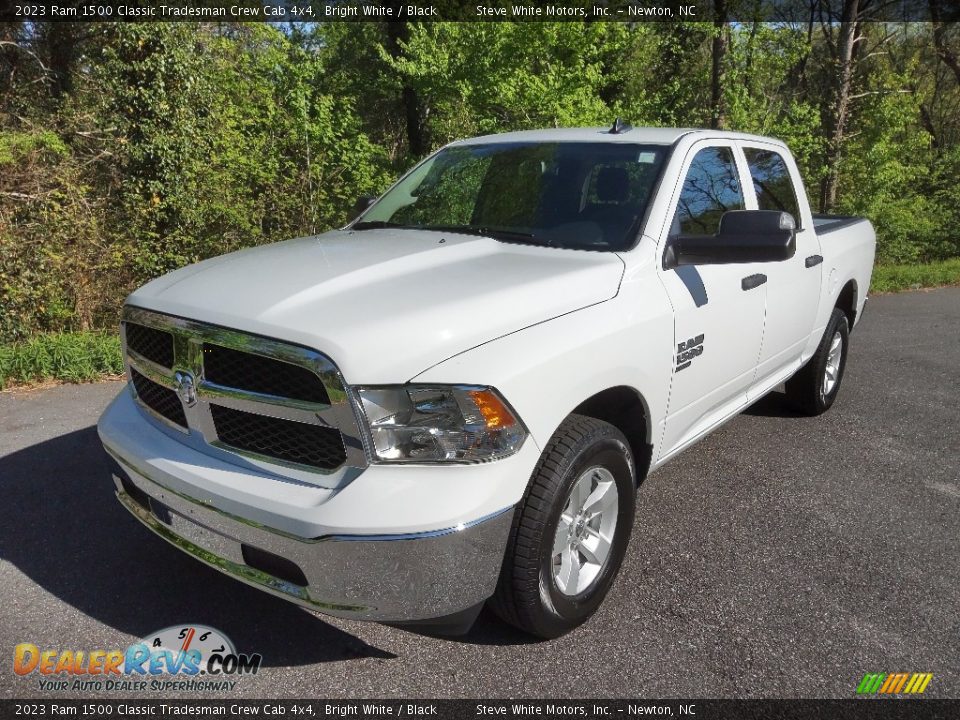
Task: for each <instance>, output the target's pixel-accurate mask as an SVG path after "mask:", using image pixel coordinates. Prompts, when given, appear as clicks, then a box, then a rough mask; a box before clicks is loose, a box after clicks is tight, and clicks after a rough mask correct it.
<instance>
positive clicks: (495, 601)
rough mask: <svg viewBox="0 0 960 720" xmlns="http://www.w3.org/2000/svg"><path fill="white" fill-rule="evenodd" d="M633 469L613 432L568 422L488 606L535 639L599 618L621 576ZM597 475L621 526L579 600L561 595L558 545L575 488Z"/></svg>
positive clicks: (602, 425) (525, 504) (515, 532)
mask: <svg viewBox="0 0 960 720" xmlns="http://www.w3.org/2000/svg"><path fill="white" fill-rule="evenodd" d="M635 467H636V466H635V464H634V461H633V456H632V454H631V452H630V446H629V444H628V443H627V440H626V438H625V437H624V436H623V433H621V432H620V431H619V430H618V429H617V428H615V427H614V426H613V425H610V424H609V423H606V422H602V421H600V420H595V419H594V418H589V417H585V416H582V415H571V416H570V417H568V418H567V419H566V420H565V421H564V422H563V424H562V425H561V426H560V427H559V428H558V429H557V431H556V433H555V434H554V436H553V437H552V438H551V439H550V442H549V443H548V444H547V447H546V448H545V449H544V452H543V455H542V456H541V458H540V461H539V462H538V463H537V467H536V468H535V469H534V471H533V476H532V477H531V479H530V484H529V485H528V486H527V491H526V493H525V494H524V498H523V500H522V501H521V503H520V506H519V507H518V508H517V511H516V513H515V514H514V519H513V527H512V529H511V531H510V538H509V541H508V543H507V550H506V554H505V557H504V562H503V567H502V569H501V571H500V579H499V582H498V584H497V590H496V592H495V594H494V596H493V597H492V598H491V600H490V606H491V608H492V609H493V611H494V612H495V613H496V614H497V615H499V616H500V617H501V618H502V619H503V620H505V621H506V622H508V623H510V624H511V625H514V626H515V627H517V628H519V629H521V630H523V631H525V632H527V633H530V634H531V635H536V636H538V637H541V638H555V637H559V636H561V635H563V634H564V633H567V632H569V631H570V630H572V629H573V628H575V627H577V626H578V625H580V624H582V623H583V622H585V621H586V620H587V619H588V618H589V617H590V616H591V615H592V614H593V613H594V611H595V610H596V609H597V608H598V607H599V606H600V603H601V602H602V601H603V598H604V597H605V596H606V594H607V591H608V590H609V589H610V586H611V585H612V583H613V580H614V578H615V577H616V575H617V571H618V570H619V569H620V564H621V562H622V561H623V556H624V553H625V552H626V549H627V543H628V542H629V540H630V531H631V529H632V528H633V516H634V506H635V504H636V490H637V478H636V469H635ZM594 468H600V469H605V470H607V471H609V473H610V474H611V475H612V476H613V480H614V486H615V487H616V491H617V493H616V498H617V510H616V513H615V516H616V525H615V527H614V528H613V537H612V539H611V540H610V550H609V554H608V555H607V557H606V560H605V561H604V562H603V563H602V564H601V566H600V570H599V572H598V574H597V575H596V577H595V578H594V579H593V580H592V582H591V583H590V585H589V586H588V587H586V588H585V589H584V590H583V591H582V592H580V593H579V594H564V593H563V592H561V591H560V589H559V587H558V585H557V581H556V580H555V578H554V555H553V546H554V539H555V535H556V533H557V529H558V524H559V522H560V516H561V514H562V512H563V510H564V507H565V505H566V503H567V500H568V499H569V496H570V493H571V490H572V488H573V485H574V483H575V482H576V481H577V480H578V479H580V478H581V477H582V476H584V474H585V473H586V471H588V470H592V469H594ZM604 477H606V475H604ZM590 482H592V481H590ZM607 482H609V481H607ZM608 487H609V486H608ZM611 514H613V513H611Z"/></svg>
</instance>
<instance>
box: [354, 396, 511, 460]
mask: <svg viewBox="0 0 960 720" xmlns="http://www.w3.org/2000/svg"><path fill="white" fill-rule="evenodd" d="M356 393H357V396H358V398H359V400H360V405H361V406H362V407H363V412H364V414H365V415H366V419H367V425H368V429H369V432H370V439H371V444H372V450H373V454H374V459H375V460H377V461H379V462H460V463H474V462H484V461H486V460H497V459H499V458H503V457H506V456H508V455H512V454H513V453H515V452H516V451H517V450H519V449H520V446H521V445H523V441H524V438H526V436H527V431H526V428H524V427H523V424H522V423H521V422H520V420H519V419H518V418H517V417H516V416H515V415H514V414H513V412H512V411H511V410H510V408H509V407H508V406H507V404H506V402H504V400H503V398H501V397H500V395H499V394H498V393H497V391H496V390H494V389H493V388H488V387H477V386H473V385H394V386H385V387H361V388H357V390H356Z"/></svg>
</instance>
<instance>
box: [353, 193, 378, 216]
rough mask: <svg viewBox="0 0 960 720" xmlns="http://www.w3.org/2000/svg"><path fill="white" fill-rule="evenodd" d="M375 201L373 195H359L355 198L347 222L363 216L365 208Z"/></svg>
mask: <svg viewBox="0 0 960 720" xmlns="http://www.w3.org/2000/svg"><path fill="white" fill-rule="evenodd" d="M376 201H377V198H376V197H375V196H373V195H361V196H360V197H358V198H357V201H356V202H355V203H354V204H353V210H351V211H350V218H349V219H348V220H347V222H353V221H354V220H356V219H357V218H358V217H360V216H361V215H363V214H364V213H365V212H366V211H367V208H369V207H370V206H371V205H373V204H374V203H375V202H376Z"/></svg>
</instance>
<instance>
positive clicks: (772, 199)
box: [743, 148, 800, 225]
mask: <svg viewBox="0 0 960 720" xmlns="http://www.w3.org/2000/svg"><path fill="white" fill-rule="evenodd" d="M743 154H744V155H746V156H747V165H748V166H749V168H750V177H751V178H752V179H753V189H754V190H755V191H756V193H757V207H758V208H759V209H760V210H781V211H783V212H788V213H790V214H791V215H793V219H794V220H795V221H796V222H797V224H798V225H799V223H800V207H799V204H798V203H797V191H796V188H794V186H793V179H792V178H791V177H790V171H789V170H788V169H787V163H785V162H784V160H783V157H781V156H780V154H779V153H775V152H773V151H772V150H761V149H760V148H744V149H743Z"/></svg>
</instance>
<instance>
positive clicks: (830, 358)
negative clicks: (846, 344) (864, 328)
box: [820, 331, 843, 398]
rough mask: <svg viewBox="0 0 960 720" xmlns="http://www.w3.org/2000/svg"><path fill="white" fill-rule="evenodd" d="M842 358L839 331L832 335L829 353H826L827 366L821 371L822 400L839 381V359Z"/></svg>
mask: <svg viewBox="0 0 960 720" xmlns="http://www.w3.org/2000/svg"><path fill="white" fill-rule="evenodd" d="M842 356H843V337H842V336H841V335H840V333H839V331H838V332H835V333H834V334H833V339H832V340H831V341H830V351H829V352H828V353H827V364H826V366H825V367H824V369H823V384H822V385H821V388H820V395H821V396H823V397H824V398H827V397H829V396H830V393H832V392H833V389H834V388H835V387H836V386H837V382H839V380H840V359H841V357H842Z"/></svg>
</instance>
